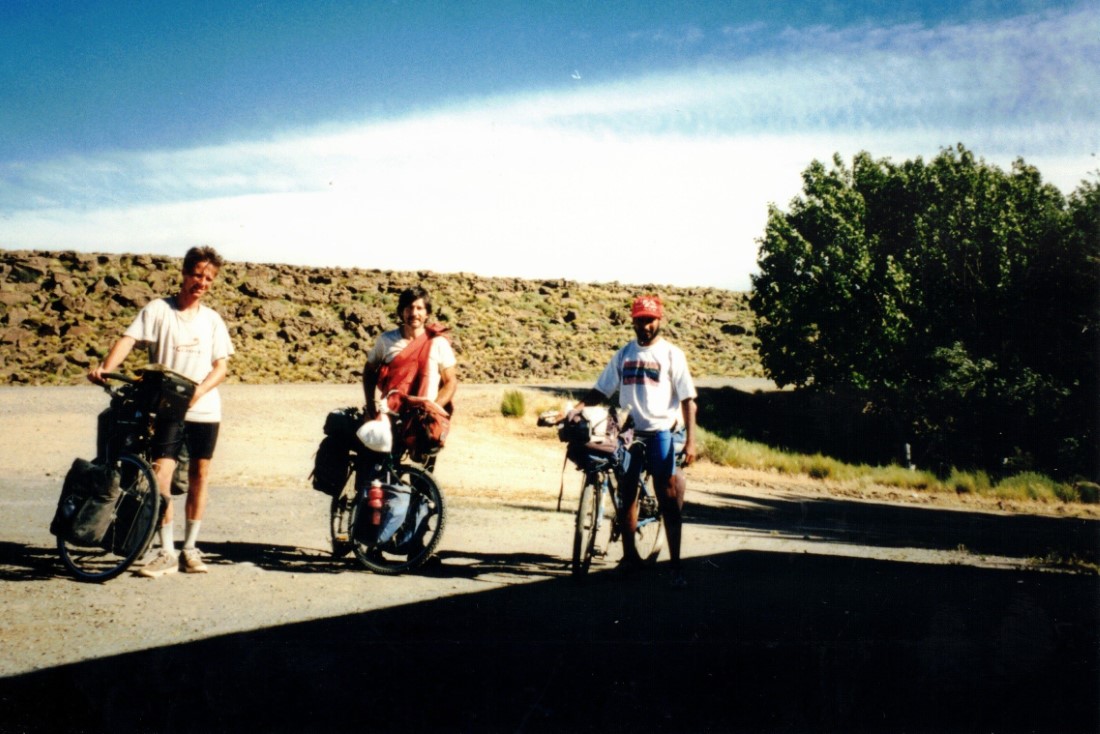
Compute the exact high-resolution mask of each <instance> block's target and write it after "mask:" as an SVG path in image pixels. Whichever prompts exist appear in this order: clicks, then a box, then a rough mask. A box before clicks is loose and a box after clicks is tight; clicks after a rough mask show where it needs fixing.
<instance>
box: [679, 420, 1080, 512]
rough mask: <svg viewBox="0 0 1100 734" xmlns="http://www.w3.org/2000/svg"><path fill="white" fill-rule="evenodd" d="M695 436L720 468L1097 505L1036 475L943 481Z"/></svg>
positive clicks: (968, 475)
mask: <svg viewBox="0 0 1100 734" xmlns="http://www.w3.org/2000/svg"><path fill="white" fill-rule="evenodd" d="M699 433H700V439H701V440H700V456H701V458H705V459H707V460H708V461H711V462H714V463H715V464H719V465H722V466H731V467H738V468H743V469H756V470H759V471H773V472H777V473H779V474H785V475H790V476H799V475H804V476H807V477H810V478H812V479H820V480H832V481H837V482H858V483H864V484H873V485H878V486H882V487H895V488H897V489H902V490H907V491H920V492H947V493H950V494H955V495H975V496H980V497H992V498H996V499H1000V500H1008V501H1016V502H1024V501H1030V502H1044V503H1045V502H1077V503H1084V504H1097V503H1100V485H1097V484H1095V483H1093V482H1087V481H1078V482H1073V483H1064V482H1057V481H1054V480H1053V479H1051V478H1050V477H1047V476H1044V475H1042V474H1039V473H1038V472H1020V473H1018V474H1012V475H1009V476H1006V477H1004V478H1002V479H1000V480H996V481H995V480H993V479H991V478H990V476H989V475H988V474H987V473H986V472H984V471H962V470H959V469H952V470H951V471H950V473H949V474H948V475H947V476H946V477H945V478H940V477H938V476H937V475H936V474H935V473H933V472H930V471H926V470H921V469H910V468H907V467H903V466H897V465H890V466H870V465H867V464H847V463H845V462H842V461H838V460H837V459H833V458H830V457H828V456H822V455H821V454H814V455H805V454H797V453H791V452H787V451H782V450H780V449H776V448H772V447H770V446H767V445H765V444H762V443H756V442H753V441H746V440H744V439H741V438H729V439H724V438H721V437H719V436H716V435H714V434H713V433H709V432H708V431H706V430H705V429H700V430H699Z"/></svg>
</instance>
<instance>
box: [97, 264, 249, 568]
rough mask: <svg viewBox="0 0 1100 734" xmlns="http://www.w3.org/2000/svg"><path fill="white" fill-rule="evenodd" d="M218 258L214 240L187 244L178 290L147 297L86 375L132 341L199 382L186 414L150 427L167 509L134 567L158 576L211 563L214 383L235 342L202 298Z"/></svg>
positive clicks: (113, 362)
mask: <svg viewBox="0 0 1100 734" xmlns="http://www.w3.org/2000/svg"><path fill="white" fill-rule="evenodd" d="M221 266H222V258H221V256H220V255H219V254H218V253H217V252H216V251H215V250H214V248H212V247H192V248H191V249H190V250H188V251H187V254H186V255H185V256H184V258H183V282H182V284H181V286H180V289H179V292H178V293H176V295H174V296H170V297H168V298H158V299H157V300H155V301H151V302H150V303H148V304H147V305H146V306H145V307H144V308H143V309H142V310H141V312H140V313H139V314H138V315H137V318H135V319H134V321H133V323H132V324H130V326H129V328H127V329H126V331H125V332H124V334H123V335H122V337H121V338H119V340H118V341H116V342H115V343H114V345H113V346H112V347H111V350H110V352H108V353H107V358H106V359H104V360H103V363H102V364H100V365H97V366H94V367H93V368H92V369H91V370H90V371H89V372H88V379H89V380H91V381H92V382H95V383H97V384H105V380H104V378H103V373H105V372H114V371H115V370H116V369H117V368H118V366H119V365H121V364H122V362H123V361H125V359H126V357H127V356H129V354H130V352H131V351H132V350H133V348H134V347H135V346H138V345H141V346H143V347H144V348H145V349H146V351H147V354H148V361H149V362H150V363H153V364H158V365H162V366H164V367H167V368H168V369H170V370H172V371H173V372H178V373H179V374H181V375H183V376H185V377H187V378H190V379H191V380H192V381H194V382H195V383H196V385H197V387H196V388H195V394H194V396H193V397H192V398H191V405H190V407H189V408H188V410H187V415H186V416H185V417H184V419H183V421H171V420H167V421H166V420H159V419H158V421H157V422H156V424H155V425H154V429H153V445H152V449H153V459H154V464H153V469H154V471H155V473H156V476H157V484H158V485H159V488H160V493H161V495H163V496H164V498H165V503H166V510H165V513H164V519H163V523H162V525H161V528H160V549H159V551H158V552H157V553H156V554H155V555H154V556H153V558H151V559H150V560H149V562H148V563H146V564H144V565H143V566H142V567H141V569H139V571H138V573H139V574H140V575H142V576H147V577H149V578H159V577H160V576H163V575H165V574H169V573H175V572H176V571H177V570H179V569H180V568H181V567H182V569H183V570H184V571H186V572H188V573H205V572H206V571H207V570H208V569H207V566H206V564H205V563H204V562H203V560H202V554H201V553H200V552H199V549H198V548H197V547H196V540H197V538H198V534H199V527H200V525H201V523H202V518H203V514H204V512H205V510H206V495H207V486H208V483H209V474H210V460H211V458H212V457H213V455H214V447H215V445H216V444H217V441H218V429H219V427H220V425H221V418H222V414H221V396H220V395H219V394H218V390H217V387H218V385H220V384H221V383H222V381H223V380H225V376H226V373H227V371H228V362H229V357H230V355H231V354H233V344H232V342H231V341H230V339H229V330H228V329H227V328H226V325H225V322H224V321H223V320H222V317H221V316H219V315H218V313H217V312H216V311H214V310H213V309H212V308H209V307H207V306H204V305H203V304H202V303H201V301H202V298H203V296H205V295H206V293H207V292H208V291H209V290H210V286H211V285H212V284H213V282H214V279H215V278H216V277H217V275H218V271H219V270H220V269H221ZM184 445H186V447H187V451H188V455H189V456H190V465H189V468H188V491H187V503H186V513H187V524H186V535H185V537H184V542H183V552H182V557H177V555H176V552H175V542H174V539H173V523H172V496H171V485H172V475H173V473H174V472H175V469H176V463H177V460H178V458H179V454H180V449H181V447H183V446H184Z"/></svg>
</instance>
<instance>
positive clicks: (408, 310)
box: [363, 286, 458, 418]
mask: <svg viewBox="0 0 1100 734" xmlns="http://www.w3.org/2000/svg"><path fill="white" fill-rule="evenodd" d="M431 315H432V299H431V296H430V295H429V294H428V291H427V290H425V289H424V288H421V287H419V286H417V287H415V288H407V289H406V290H404V291H402V292H401V295H400V296H399V297H398V299H397V320H398V323H399V327H398V328H396V329H393V330H392V331H387V332H385V333H383V334H382V335H381V336H379V337H378V341H376V342H375V343H374V347H373V348H372V349H371V350H370V352H369V353H368V354H367V364H366V366H365V367H364V368H363V396H364V398H365V399H366V406H367V415H368V416H369V417H371V418H373V417H375V416H376V415H378V412H379V409H380V407H381V401H382V400H384V399H386V397H387V396H388V395H390V393H396V394H397V395H400V396H402V397H401V400H402V401H405V402H411V403H415V402H417V401H421V400H428V401H431V402H434V403H436V404H437V405H439V406H440V407H442V408H444V409H445V410H447V412H450V404H451V399H452V398H453V397H454V394H455V389H456V388H457V387H458V377H457V374H456V372H455V365H456V364H457V360H456V359H455V353H454V349H453V348H452V347H451V342H450V340H449V339H448V336H447V333H446V332H447V329H445V328H443V327H441V326H439V325H438V324H429V323H428V318H429V317H430V316H431ZM399 404H400V403H399V401H397V400H394V399H391V400H390V408H391V409H394V410H396V409H397V408H398V406H399Z"/></svg>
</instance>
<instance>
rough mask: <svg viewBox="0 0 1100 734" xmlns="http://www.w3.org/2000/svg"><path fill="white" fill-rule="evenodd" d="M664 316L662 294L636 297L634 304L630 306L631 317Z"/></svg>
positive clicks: (654, 317) (657, 317)
mask: <svg viewBox="0 0 1100 734" xmlns="http://www.w3.org/2000/svg"><path fill="white" fill-rule="evenodd" d="M663 316H664V307H663V306H661V297H660V296H638V297H637V298H635V299H634V305H633V306H631V308H630V318H632V319H637V318H652V319H659V318H662V317H663Z"/></svg>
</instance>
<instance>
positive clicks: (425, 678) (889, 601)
mask: <svg viewBox="0 0 1100 734" xmlns="http://www.w3.org/2000/svg"><path fill="white" fill-rule="evenodd" d="M728 499H729V500H730V502H731V504H730V506H729V507H725V508H719V509H708V508H694V509H693V510H692V512H693V516H692V521H693V522H697V523H709V524H713V525H716V526H719V527H728V528H729V529H730V530H731V532H733V531H735V530H736V531H742V532H754V531H756V530H760V531H764V530H765V529H767V531H768V532H772V531H774V532H778V533H781V534H783V533H786V534H790V535H799V536H806V537H809V538H811V544H810V547H811V548H813V547H814V545H813V542H814V541H817V542H820V543H821V544H822V545H821V546H820V547H822V548H823V549H825V548H827V547H828V544H832V543H835V542H864V541H866V542H871V543H872V544H880V545H884V546H886V545H894V544H899V543H905V544H910V545H914V546H915V547H949V548H953V547H955V546H956V545H958V541H956V540H954V539H953V538H954V537H955V530H956V529H961V530H962V531H963V533H964V536H965V537H966V540H965V542H966V543H968V544H970V545H972V546H974V547H975V548H985V547H989V548H998V549H1000V550H1002V551H1010V550H1013V549H1017V546H1016V544H1017V543H1026V542H1028V540H1029V539H1030V541H1032V542H1034V541H1038V542H1039V543H1040V545H1046V546H1050V545H1057V543H1056V542H1055V541H1053V540H1051V539H1050V538H1047V537H1045V536H1046V535H1047V534H1053V535H1054V537H1064V536H1065V533H1066V530H1067V529H1068V528H1071V526H1072V525H1071V524H1062V521H1059V520H1051V521H1050V524H1045V523H1044V522H1038V521H1037V523H1038V524H1035V525H1031V526H1028V525H1026V524H1020V523H1018V522H1017V520H1016V518H1012V517H1008V518H1002V517H997V516H986V517H979V516H974V517H972V518H968V519H967V518H965V516H966V515H967V513H955V512H946V511H938V510H922V509H918V508H911V509H910V508H901V509H899V510H893V509H888V508H887V509H882V510H877V509H875V508H873V507H870V508H868V507H866V506H864V504H863V503H849V502H837V501H833V500H825V501H822V502H819V503H814V504H812V505H809V506H807V505H806V504H804V503H788V504H786V505H784V504H783V503H782V502H781V501H776V502H772V503H756V504H755V505H751V504H749V503H748V499H750V498H742V497H738V496H737V495H734V494H731V495H729V497H728ZM741 500H745V502H741ZM876 512H883V513H886V514H884V515H882V516H878V517H874V516H873V514H874V513H876ZM860 513H870V514H860ZM893 513H896V514H893ZM960 517H962V518H964V519H962V520H960ZM956 523H961V524H957V525H956ZM864 526H866V528H864ZM875 526H877V528H876V527H875ZM815 528H816V530H814V529H815ZM952 528H954V529H952ZM853 533H854V534H855V536H853V535H852V534H853ZM1074 533H1078V534H1079V537H1080V541H1079V542H1080V543H1081V544H1088V543H1089V542H1091V543H1093V545H1095V544H1096V542H1097V537H1098V536H1097V523H1091V524H1085V525H1083V526H1081V529H1080V530H1078V531H1073V532H1070V533H1069V534H1070V535H1073V534H1074ZM1090 534H1091V535H1090ZM1017 535H1021V536H1023V539H1022V540H1016V539H1015V536H1017ZM1040 535H1043V536H1044V537H1039V536H1040ZM1074 542H1075V543H1077V542H1078V541H1074ZM223 550H224V549H223ZM230 552H233V551H230ZM236 552H239V553H246V552H247V551H246V549H243V548H241V549H237V551H236ZM987 552H993V551H987ZM266 562H267V563H269V564H271V567H272V568H276V567H280V566H282V565H283V564H286V563H292V562H293V561H291V559H290V558H289V557H287V558H285V559H281V558H279V557H278V556H268V557H267V560H266ZM553 565H554V564H553V563H552V559H547V558H545V557H543V556H535V557H522V558H519V559H512V558H511V557H510V556H503V555H501V556H494V555H492V554H491V553H479V554H475V555H474V556H472V557H471V558H465V557H464V556H463V554H461V553H458V552H456V553H452V554H451V555H449V556H447V557H444V558H443V561H442V563H441V564H440V566H439V567H438V568H437V569H435V570H433V571H429V573H430V574H432V575H441V576H446V575H448V574H452V573H463V574H466V573H475V572H477V569H479V568H480V569H483V570H491V571H492V572H499V571H500V569H501V568H510V567H514V568H515V569H517V573H518V572H520V571H522V572H524V573H527V574H528V575H530V573H531V571H532V569H535V570H537V569H539V568H544V569H545V570H546V575H545V578H546V580H544V581H538V582H534V583H529V584H520V585H512V586H509V587H507V588H501V589H496V590H493V591H489V592H484V593H479V594H474V595H468V596H461V597H444V598H439V599H437V600H434V601H429V602H423V603H418V604H413V605H409V606H404V607H398V608H391V609H386V610H381V611H376V612H370V613H363V614H354V615H348V616H344V617H336V618H330V619H324V620H318V621H312V622H303V623H297V624H290V625H285V626H280V627H276V628H270V629H261V630H255V631H250V632H243V633H239V634H232V635H226V636H221V637H217V638H212V639H208V640H202V641H197V642H189V643H186V644H181V645H178V646H173V647H167V648H159V649H153V650H147V651H143V652H136V653H129V654H124V655H118V656H115V657H111V658H106V659H99V660H90V661H86V662H82V663H78V664H72V665H66V666H62V667H57V668H53V669H50V670H46V671H41V672H36V673H31V674H26V675H21V676H17V677H12V678H8V679H4V680H2V681H0V730H2V731H4V732H17V731H18V732H24V731H51V732H52V731H82V732H137V731H148V732H254V731H263V732H320V731H325V732H330V731H331V732H342V731H401V732H419V731H465V732H543V731H552V732H587V731H594V732H608V731H630V732H640V731H647V732H654V731H656V732H673V731H682V732H788V731H789V732H806V731H828V732H901V731H905V732H977V731H982V732H1030V731H1041V732H1096V731H1097V730H1098V728H1100V666H1098V650H1100V632H1098V630H1100V603H1098V602H1100V581H1098V579H1097V577H1096V576H1094V575H1084V574H1068V573H1053V572H1049V571H1048V572H1043V571H1038V570H1035V571H1031V570H1012V571H1006V570H995V569H979V568H974V567H970V566H961V565H960V566H952V565H928V564H916V563H900V562H894V561H881V560H868V559H866V558H855V557H844V556H837V555H822V554H816V553H813V552H798V553H780V552H760V551H740V552H730V553H724V554H718V555H714V556H708V557H701V558H692V559H691V560H690V562H689V563H688V573H689V578H690V581H691V584H690V586H689V587H688V589H686V590H684V591H674V590H672V589H670V588H668V586H667V583H666V582H667V579H666V578H665V577H664V575H663V574H662V573H660V570H659V569H658V570H653V569H650V570H644V571H640V572H635V573H632V574H623V573H621V572H618V571H613V570H606V571H604V570H601V571H600V572H597V573H594V574H592V575H590V576H589V578H588V579H587V580H586V581H585V582H584V583H576V582H574V581H572V580H571V579H569V578H568V577H565V576H563V575H562V574H561V573H560V567H554V568H552V566H553ZM196 603H197V604H201V600H198V599H197V600H196Z"/></svg>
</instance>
